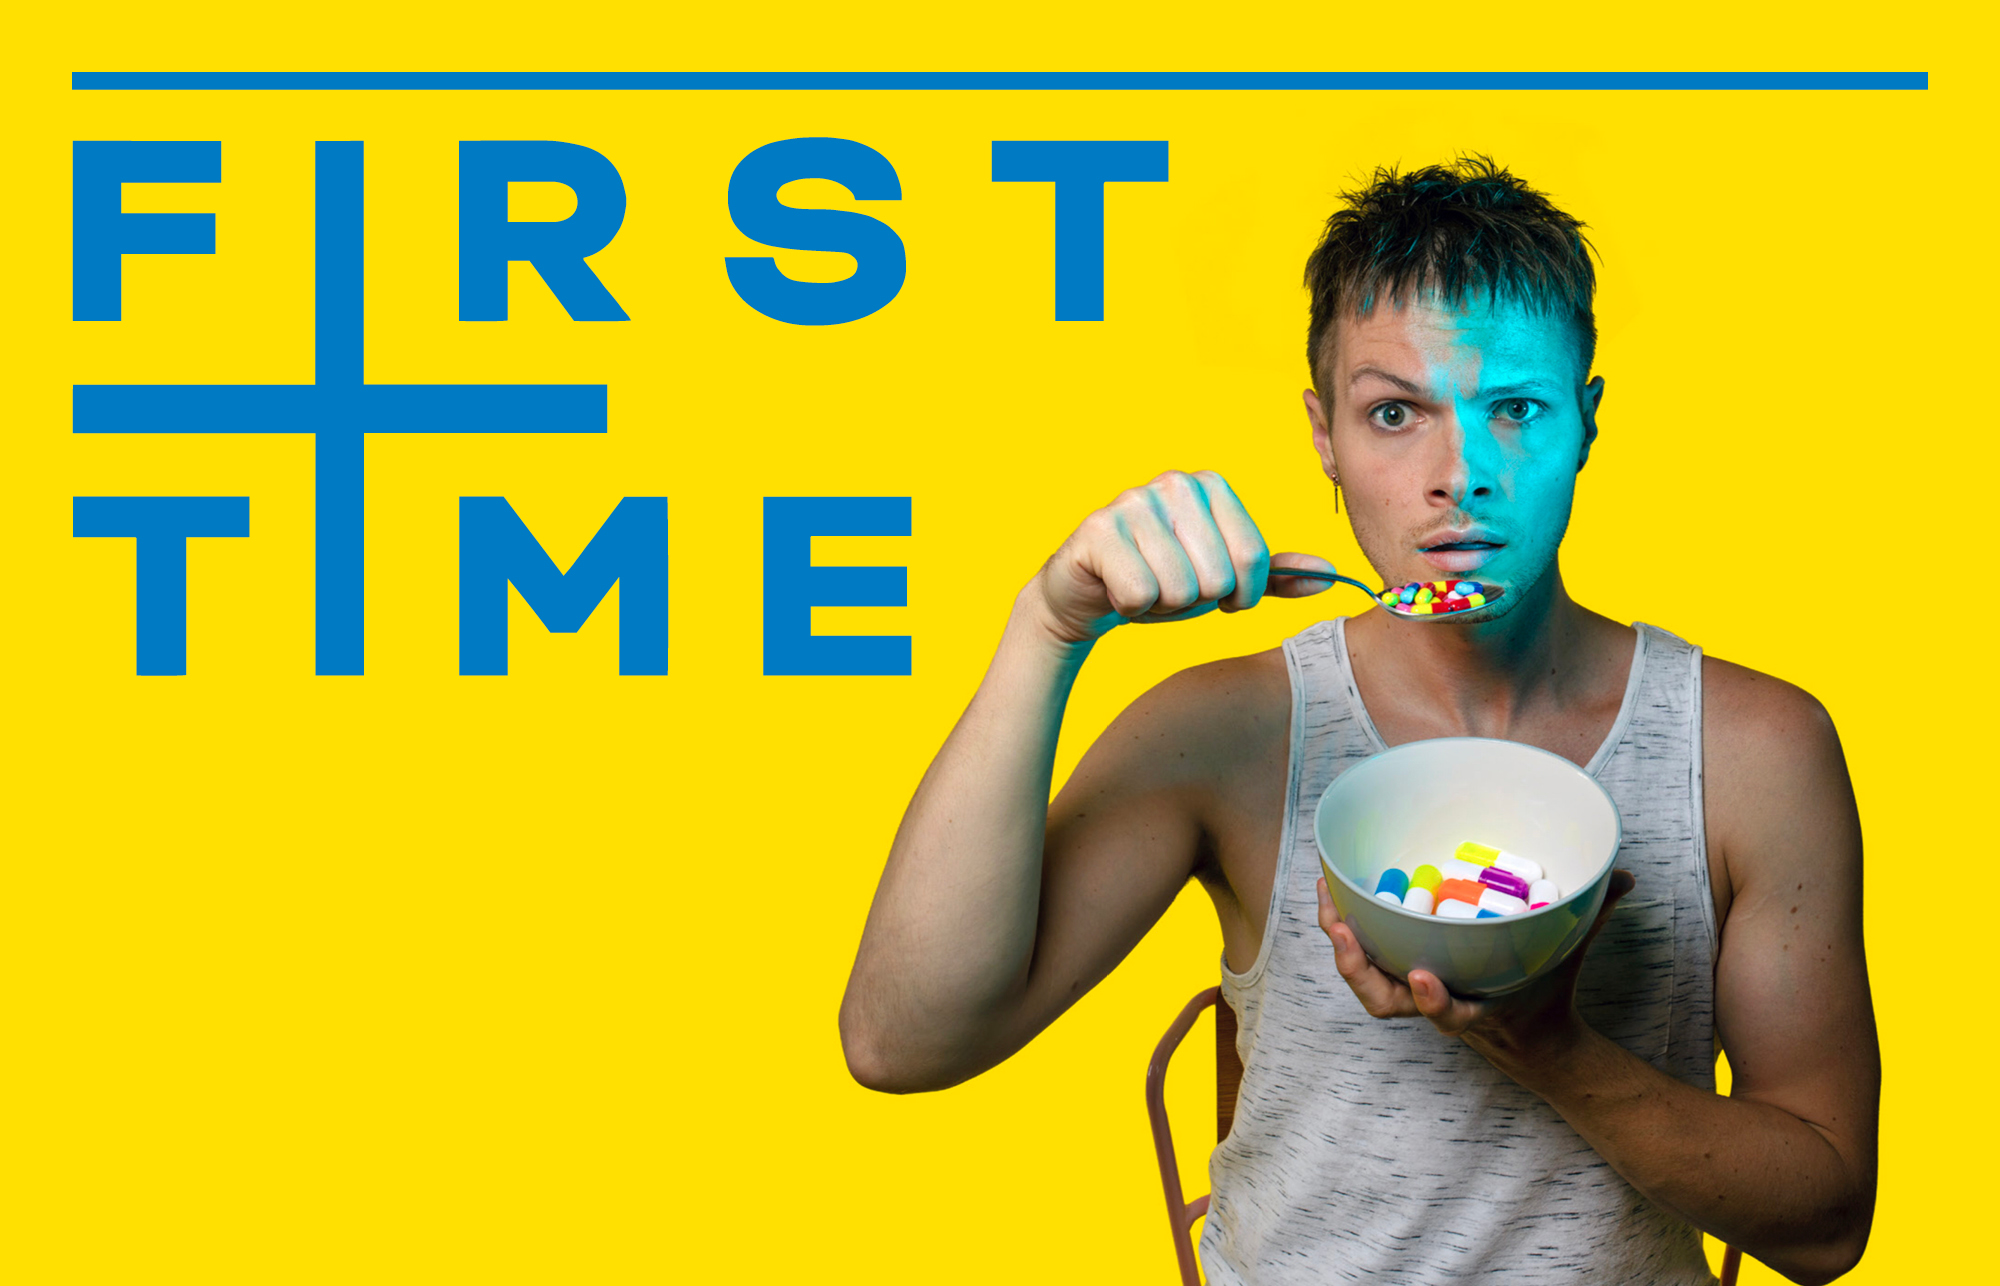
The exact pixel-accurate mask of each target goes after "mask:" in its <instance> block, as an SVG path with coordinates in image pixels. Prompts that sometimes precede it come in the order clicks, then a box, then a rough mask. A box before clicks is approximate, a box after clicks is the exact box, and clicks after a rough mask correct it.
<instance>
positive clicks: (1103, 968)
mask: <svg viewBox="0 0 2000 1286" xmlns="http://www.w3.org/2000/svg"><path fill="white" fill-rule="evenodd" d="M1176 697H1177V694H1175V693H1174V692H1173V691H1171V685H1168V686H1167V687H1165V688H1163V689H1155V691H1154V692H1152V693H1149V694H1147V696H1146V697H1142V698H1141V699H1140V700H1139V701H1138V702H1135V703H1134V704H1133V706H1132V707H1131V708H1130V709H1128V710H1127V711H1126V712H1125V713H1124V714H1122V715H1120V716H1119V718H1118V719H1117V720H1116V721H1115V722H1114V723H1112V725H1111V726H1110V727H1109V728H1107V729H1106V730H1105V731H1104V734H1103V735H1102V736H1100V737H1099V738H1098V739H1097V741H1096V742H1095V743H1094V744H1093V745H1092V746H1091V748H1090V749H1089V751H1087V752H1086V753H1085V755H1084V757H1083V759H1082V761H1081V762H1080V763H1079V764H1078V765H1077V768H1076V771H1075V772H1074V773H1072V774H1071V775H1070V778H1069V780H1068V782H1066V783H1065V784H1064V786H1063V788H1062V790H1061V791H1060V792H1058V793H1057V795H1056V798H1055V800H1054V802H1053V803H1052V804H1050V806H1049V815H1048V828H1047V832H1046V837H1045V840H1044V844H1043V852H1042V890H1041V904H1040V911H1039V915H1038V917H1037V922H1036V930H1035V947H1034V953H1033V956H1032V958H1031V960H1030V963H1029V966H1028V971H1027V975H1026V980H1025V982H1024V984H1023V986H1024V996H1023V1002H1024V1003H1023V1004H1022V1006H1021V1010H1020V1021H1021V1024H1022V1030H1020V1031H1019V1032H1018V1033H1017V1039H1018V1041H1019V1042H1021V1043H1025V1042H1026V1041H1027V1040H1028V1039H1029V1038H1030V1037H1032V1036H1033V1035H1034V1034H1035V1033H1036V1032H1038V1031H1040V1030H1041V1029H1042V1028H1043V1027H1046V1026H1047V1025H1048V1024H1049V1023H1051V1022H1053V1021H1055V1019H1056V1018H1057V1017H1058V1016H1060V1015H1061V1014H1062V1012H1063V1011H1064V1010H1066V1009H1068V1008H1069V1006H1070V1005H1072V1004H1074V1003H1075V1002H1076V1000H1077V999H1078V998H1079V997H1080V996H1082V995H1083V993H1085V992H1086V991H1088V990H1090V988H1092V987H1093V986H1095V985H1097V983H1098V982H1099V981H1101V980H1102V979H1103V978H1104V977H1105V975H1107V974H1109V973H1110V972H1111V970H1112V968H1113V967H1115V966H1116V965H1117V964H1118V962H1119V961H1120V960H1123V959H1124V958H1125V956H1126V955H1127V954H1129V953H1130V952H1131V950H1132V948H1133V947H1135V946H1136V945H1138V942H1139V940H1140V939H1141V938H1142V937H1144V936H1145V934H1146V931H1147V930H1148V929H1150V928H1151V927H1152V926H1153V925H1154V924H1155V923H1156V922H1157V921H1158V920H1159V919H1160V917H1161V916H1162V915H1164V914H1165V913H1166V910H1167V908H1168V907H1170V906H1172V905H1173V902H1174V899H1175V898H1176V897H1177V896H1179V894H1180V891H1181V889H1182V888H1183V887H1184V886H1185V885H1186V884H1187V881H1188V879H1189V877H1190V876H1191V875H1193V873H1194V871H1195V867H1196V864H1197V862H1198V861H1199V860H1200V853H1201V849H1202V845H1203V842H1204V838H1203V837H1204V828H1203V824H1202V819H1201V816H1200V809H1199V799H1200V797H1201V794H1202V790H1201V787H1200V781H1199V773H1200V756H1199V751H1198V749H1197V748H1196V747H1194V746H1192V745H1189V744H1188V743H1187V739H1186V734H1187V731H1188V730H1187V723H1188V719H1187V717H1186V715H1187V712H1186V711H1185V710H1184V709H1182V708H1180V707H1181V706H1182V704H1183V703H1182V702H1181V701H1179V700H1177V699H1176Z"/></svg>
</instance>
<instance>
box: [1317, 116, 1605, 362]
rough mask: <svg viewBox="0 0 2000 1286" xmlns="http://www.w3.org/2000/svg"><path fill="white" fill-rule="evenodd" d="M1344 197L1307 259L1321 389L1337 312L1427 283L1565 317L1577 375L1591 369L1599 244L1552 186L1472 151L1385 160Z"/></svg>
mask: <svg viewBox="0 0 2000 1286" xmlns="http://www.w3.org/2000/svg"><path fill="white" fill-rule="evenodd" d="M1341 199H1342V200H1343V201H1345V202H1347V205H1346V207H1345V208H1343V209H1341V210H1337V211H1335V212H1334V214H1333V217H1331V218H1329V219H1328V220H1327V221H1326V231H1325V233H1323V234H1322V235H1321V237H1320V242H1319V245H1318V247H1317V248H1315V249H1314V250H1313V252H1312V257H1311V258H1309V259H1307V260H1306V289H1308V290H1310V291H1311V292H1312V324H1311V326H1310V327H1309V328H1308V330H1307V331H1306V361H1307V363H1308V364H1309V365H1310V366H1311V368H1312V372H1313V384H1314V387H1316V388H1319V389H1320V390H1321V392H1322V393H1328V392H1330V391H1331V390H1328V389H1325V388H1324V387H1323V386H1322V382H1321V380H1320V363H1321V362H1322V361H1324V360H1326V359H1327V358H1328V357H1329V356H1330V355H1331V353H1330V347H1331V345H1330V342H1329V341H1330V339H1331V336H1332V332H1333V331H1334V328H1335V324H1336V323H1337V322H1338V320H1339V319H1340V318H1341V317H1343V316H1347V315H1349V314H1352V315H1354V316H1357V317H1366V316H1367V315H1368V314H1369V313H1370V311H1372V310H1373V308H1374V307H1375V305H1376V303H1377V302H1379V301H1383V300H1407V299H1409V298H1411V297H1412V296H1415V295H1422V294H1424V293H1426V292H1435V293H1436V295H1437V296H1438V298H1439V299H1440V300H1441V301H1442V302H1444V303H1445V304H1446V306H1448V307H1449V306H1461V305H1463V304H1464V303H1466V302H1467V301H1468V299H1469V298H1470V297H1471V296H1472V295H1473V294H1474V293H1475V292H1483V293H1485V294H1486V295H1487V297H1488V298H1489V299H1491V300H1492V301H1493V302H1495V303H1498V302H1499V301H1501V300H1503V299H1504V300H1510V301H1512V302H1515V303H1519V304H1523V305H1526V306H1527V307H1529V308H1530V309H1533V310H1535V311H1537V312H1539V313H1541V314H1542V315H1544V316H1556V317H1563V318H1565V319H1567V320H1568V321H1569V322H1570V324H1571V326H1572V327H1573V328H1574V329H1575V331H1576V343H1577V356H1578V359H1579V360H1578V367H1577V370H1578V374H1577V378H1578V380H1579V381H1581V380H1582V379H1583V378H1584V377H1586V376H1588V375H1589V374H1590V363H1591V360H1592V359H1593V358H1594V357H1595V356H1596V353H1597V320H1596V318H1595V316H1593V314H1592V313H1591V307H1590V301H1591V296H1592V294H1593V293H1595V291H1596V289H1597V274H1596V273H1595V272H1593V271H1592V269H1591V266H1590V255H1589V254H1588V253H1586V251H1585V247H1587V246H1588V247H1590V249H1592V250H1594V249H1596V247H1594V246H1590V242H1589V241H1588V240H1587V239H1585V237H1584V236H1583V232H1582V229H1583V227H1584V224H1582V223H1581V222H1579V221H1578V220H1576V219H1573V218H1571V217H1570V216H1569V215H1567V214H1564V213H1563V212H1562V211H1561V210H1558V209H1556V208H1555V206H1553V205H1551V204H1550V203H1549V199H1548V197H1546V196H1544V195H1543V194H1542V193H1540V192H1537V191H1535V190H1534V189H1533V188H1531V187H1529V186H1528V185H1527V184H1525V183H1523V182H1522V181H1521V180H1519V179H1517V178H1515V177H1514V176H1513V175H1512V174H1509V173H1508V172H1507V171H1506V170H1504V169H1502V168H1500V167H1499V166H1498V165H1496V164H1494V163H1493V160H1492V159H1491V158H1490V157H1486V156H1482V155H1480V154H1478V153H1473V154H1472V155H1470V156H1461V157H1459V158H1458V159H1457V160H1456V161H1454V162H1452V163H1451V164H1450V165H1427V166H1425V167H1424V168H1423V169H1420V170H1414V171H1412V172H1410V173H1408V174H1402V175H1399V174H1397V173H1396V171H1395V168H1394V167H1393V166H1392V167H1387V168H1382V167H1378V168H1377V169H1376V171H1375V177H1374V179H1373V180H1372V181H1371V182H1370V183H1369V184H1368V186H1367V187H1365V188H1363V189H1361V190H1360V191H1358V192H1346V193H1342V194H1341Z"/></svg>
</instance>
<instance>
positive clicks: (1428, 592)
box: [1413, 585, 1437, 603]
mask: <svg viewBox="0 0 2000 1286" xmlns="http://www.w3.org/2000/svg"><path fill="white" fill-rule="evenodd" d="M1436 597H1437V592H1436V591H1435V590H1433V589H1432V588H1431V587H1430V586H1428V585H1426V586H1424V587H1423V588H1422V589H1420V590H1418V591H1417V597H1416V598H1415V599H1414V600H1413V601H1415V602H1418V603H1428V602H1430V601H1431V600H1432V599H1434V598H1436Z"/></svg>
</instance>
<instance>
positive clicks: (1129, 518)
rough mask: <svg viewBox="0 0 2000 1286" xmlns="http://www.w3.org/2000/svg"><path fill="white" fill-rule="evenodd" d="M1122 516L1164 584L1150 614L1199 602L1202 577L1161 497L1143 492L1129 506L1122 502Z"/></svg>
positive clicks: (1167, 612)
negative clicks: (1170, 521) (1162, 508)
mask: <svg viewBox="0 0 2000 1286" xmlns="http://www.w3.org/2000/svg"><path fill="white" fill-rule="evenodd" d="M1119 517H1120V519H1121V521H1122V523H1123V526H1124V531H1125V535H1126V537H1127V539H1129V540H1130V541H1131V542H1132V546H1133V547H1134V548H1135V549H1137V550H1138V551H1139V556H1140V557H1141V558H1143V559H1145V560H1146V566H1147V567H1148V568H1149V569H1151V571H1152V573H1153V577H1154V579H1155V580H1156V581H1158V583H1159V586H1160V595H1159V599H1158V600H1157V601H1156V602H1155V603H1154V604H1153V606H1152V608H1151V610H1149V611H1148V612H1147V613H1146V617H1147V618H1148V619H1152V620H1160V619H1163V618H1166V617H1170V616H1177V615H1179V614H1180V613H1182V612H1185V611H1187V610H1188V609H1189V608H1191V607H1196V606H1199V605H1200V603H1201V580H1200V578H1199V577H1198V576H1197V575H1196V573H1195V569H1194V564H1193V563H1192V562H1191V561H1189V559H1188V554H1187V550H1186V549H1184V548H1182V547H1181V542H1180V540H1179V538H1178V537H1176V536H1175V535H1174V531H1173V528H1172V527H1170V526H1168V525H1167V519H1166V516H1165V515H1164V514H1163V513H1162V512H1160V508H1159V505H1158V499H1157V498H1156V497H1153V496H1149V495H1145V494H1143V492H1142V493H1141V494H1140V495H1139V496H1138V497H1137V499H1136V500H1135V501H1134V503H1133V504H1132V506H1131V507H1130V508H1129V509H1126V508H1125V507H1124V506H1120V515H1119Z"/></svg>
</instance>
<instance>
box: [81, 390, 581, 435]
mask: <svg viewBox="0 0 2000 1286" xmlns="http://www.w3.org/2000/svg"><path fill="white" fill-rule="evenodd" d="M606 387H607V386H605V385H603V384H357V385H353V386H351V387H339V386H332V387H326V386H320V385H315V384H78V385H76V386H75V387H74V389H73V391H72V393H71V396H70V407H71V414H72V420H71V431H72V432H75V433H316V432H318V431H319V429H320V428H321V427H331V426H335V425H340V424H356V425H358V426H359V427H360V428H361V429H363V430H364V431H366V432H369V433H603V432H604V431H605V419H606V417H605V411H606V400H607V399H606Z"/></svg>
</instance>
